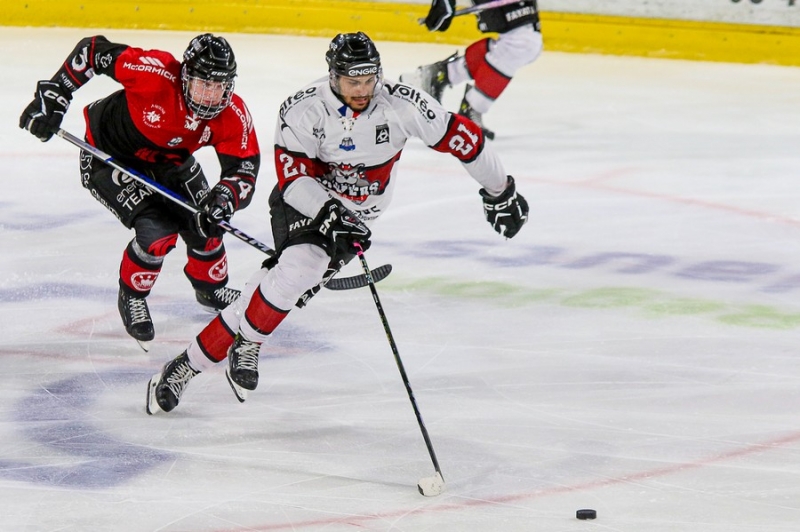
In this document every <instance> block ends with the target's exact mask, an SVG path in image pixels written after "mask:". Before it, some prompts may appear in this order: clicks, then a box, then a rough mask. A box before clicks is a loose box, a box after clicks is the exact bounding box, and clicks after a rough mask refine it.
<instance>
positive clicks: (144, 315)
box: [128, 297, 151, 325]
mask: <svg viewBox="0 0 800 532" xmlns="http://www.w3.org/2000/svg"><path fill="white" fill-rule="evenodd" d="M128 310H129V311H130V315H131V325H133V324H134V323H142V322H147V321H151V320H150V312H149V311H148V310H147V303H146V302H145V300H144V299H143V298H139V297H132V298H130V299H128Z"/></svg>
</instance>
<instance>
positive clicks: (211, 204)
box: [194, 183, 236, 238]
mask: <svg viewBox="0 0 800 532" xmlns="http://www.w3.org/2000/svg"><path fill="white" fill-rule="evenodd" d="M235 210H236V201H235V198H234V195H233V192H232V191H231V189H230V188H228V187H227V186H225V185H222V184H219V183H217V184H216V185H215V186H214V188H212V189H211V192H209V193H208V196H206V199H205V200H204V201H203V203H201V204H200V210H199V211H197V212H196V213H195V215H194V225H195V229H196V230H197V232H198V233H199V234H200V236H202V237H204V238H219V237H220V236H222V234H223V233H224V232H225V231H224V230H223V229H222V228H221V227H220V226H219V223H220V222H228V221H230V219H231V216H233V213H234V211H235Z"/></svg>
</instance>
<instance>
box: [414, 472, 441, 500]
mask: <svg viewBox="0 0 800 532" xmlns="http://www.w3.org/2000/svg"><path fill="white" fill-rule="evenodd" d="M417 489H419V492H420V493H421V494H422V495H424V496H425V497H436V496H437V495H441V494H442V492H443V491H444V479H443V478H442V474H441V473H439V472H437V473H436V474H435V475H434V476H432V477H424V478H421V479H419V482H418V483H417Z"/></svg>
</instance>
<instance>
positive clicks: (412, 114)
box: [384, 82, 508, 196]
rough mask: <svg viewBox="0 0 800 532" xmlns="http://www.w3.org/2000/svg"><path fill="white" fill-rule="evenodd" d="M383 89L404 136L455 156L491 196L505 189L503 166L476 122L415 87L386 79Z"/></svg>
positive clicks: (505, 180) (506, 179) (506, 178)
mask: <svg viewBox="0 0 800 532" xmlns="http://www.w3.org/2000/svg"><path fill="white" fill-rule="evenodd" d="M384 91H385V92H386V93H387V94H388V96H389V99H390V100H391V102H392V104H391V105H392V109H393V110H394V111H395V112H396V113H397V115H398V117H399V118H398V121H399V122H400V123H401V124H402V127H403V129H404V131H405V133H406V135H407V136H410V137H418V138H419V139H421V140H422V141H423V142H424V143H425V144H427V145H428V146H430V147H431V148H433V149H434V150H436V151H440V152H443V153H449V154H450V155H452V156H454V157H456V158H457V159H458V160H460V161H461V163H462V164H463V165H464V168H465V169H466V170H467V172H469V174H470V175H471V176H472V177H473V179H475V181H477V182H478V183H480V184H481V185H482V186H483V188H485V189H486V191H487V192H489V193H490V194H491V195H493V196H497V195H499V194H500V193H502V192H503V190H505V188H506V185H507V182H508V177H507V176H506V173H505V169H504V168H503V164H502V162H501V161H500V158H499V157H498V156H497V153H496V152H495V151H494V150H493V149H492V147H491V145H490V144H489V143H487V142H486V140H485V139H484V136H483V131H482V130H481V128H480V126H479V125H477V124H476V123H474V122H472V121H471V120H469V119H467V118H466V117H464V116H461V115H457V114H454V113H451V112H449V111H447V109H445V108H444V107H443V106H442V105H441V104H440V103H439V102H438V101H436V100H435V99H434V98H433V96H431V95H430V94H428V93H426V92H424V91H422V90H420V89H417V88H416V87H412V86H410V85H405V84H402V83H390V82H387V83H386V85H385V87H384Z"/></svg>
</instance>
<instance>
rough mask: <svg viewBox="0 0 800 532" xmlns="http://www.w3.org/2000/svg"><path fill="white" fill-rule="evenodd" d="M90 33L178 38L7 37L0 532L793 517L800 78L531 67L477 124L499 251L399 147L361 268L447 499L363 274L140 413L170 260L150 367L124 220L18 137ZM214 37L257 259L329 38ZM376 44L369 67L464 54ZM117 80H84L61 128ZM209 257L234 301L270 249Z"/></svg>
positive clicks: (452, 99) (664, 531)
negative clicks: (524, 214)
mask: <svg viewBox="0 0 800 532" xmlns="http://www.w3.org/2000/svg"><path fill="white" fill-rule="evenodd" d="M93 33H103V34H105V35H106V36H107V37H108V38H109V39H110V40H112V41H116V42H124V43H127V44H131V45H136V46H140V47H143V48H161V49H166V50H169V51H171V52H173V53H174V54H175V55H179V54H180V53H182V51H183V50H184V48H185V47H186V45H187V44H188V42H189V40H190V38H191V37H192V36H193V34H189V33H170V32H160V33H157V32H133V31H118V30H106V31H103V32H95V31H93V30H74V29H70V30H63V29H30V28H28V29H25V28H3V29H2V31H0V44H2V49H3V50H5V53H4V54H3V56H4V59H3V62H4V64H5V69H4V72H5V74H6V76H7V77H6V82H5V84H4V85H2V88H1V89H0V94H2V98H3V102H4V104H3V106H2V109H0V117H1V118H2V120H0V161H1V162H2V166H3V169H4V186H3V194H2V197H1V198H0V206H1V208H0V249H1V250H2V252H1V253H0V324H2V325H1V327H2V333H3V334H2V337H1V338H0V355H2V371H0V399H1V400H0V405H1V406H0V516H2V517H1V518H0V530H3V531H13V532H34V531H36V532H39V531H109V530H113V531H121V532H127V531H164V532H167V531H169V532H175V531H203V532H223V531H284V530H285V531H292V532H295V531H326V532H328V531H329V532H339V531H355V530H359V531H361V530H370V531H390V530H391V531H398V532H399V531H403V532H412V531H413V532H423V531H436V532H444V531H448V532H488V531H492V532H493V531H503V532H516V531H525V532H594V531H597V532H642V531H647V532H668V531H669V532H677V531H681V532H683V531H691V532H744V531H748V532H749V531H753V532H756V531H757V532H790V531H791V532H796V531H797V529H798V524H799V523H800V412H799V411H798V404H800V353H799V351H800V303H799V302H798V294H800V249H799V248H798V242H800V204H799V203H798V196H799V194H798V185H797V183H798V176H800V155H799V152H798V149H799V147H800V125H799V124H800V92H798V90H797V87H798V86H800V69H797V68H785V67H772V66H755V65H733V64H717V63H701V62H682V61H668V60H648V59H639V58H621V57H607V56H593V55H569V54H560V53H553V52H545V53H544V55H543V56H542V57H541V58H540V59H539V60H538V61H537V62H536V63H535V64H533V65H531V66H529V67H527V68H525V69H523V70H522V71H521V72H520V73H519V75H518V76H517V77H516V78H514V80H513V82H512V83H511V85H510V86H509V88H508V90H507V92H506V93H505V94H504V95H503V96H502V98H501V99H500V100H499V101H498V102H497V104H496V105H495V107H494V108H493V109H492V111H491V112H490V113H489V114H488V115H487V116H486V117H485V121H486V125H487V126H488V127H490V128H492V129H494V130H495V131H496V132H497V139H496V140H495V141H494V148H495V149H496V150H497V151H498V152H499V153H500V155H501V157H502V159H503V161H504V163H505V165H506V169H507V171H508V173H510V174H512V175H514V177H515V178H516V180H517V184H518V190H519V191H520V192H521V193H522V194H524V195H525V196H526V197H527V199H528V200H529V202H530V206H531V216H530V222H529V224H528V225H527V226H526V227H525V228H524V229H523V231H522V232H521V233H520V234H519V236H518V237H516V238H514V239H513V240H508V241H505V240H503V239H502V238H500V237H498V236H497V235H496V234H495V233H494V232H493V231H492V230H491V228H490V227H489V226H488V224H487V223H486V222H485V221H484V219H483V216H482V210H481V202H480V198H479V196H478V193H477V192H478V186H477V184H476V183H475V182H474V181H473V180H471V179H470V178H469V176H468V175H467V174H466V172H465V171H464V170H463V169H462V168H461V167H460V165H459V164H458V163H457V162H456V161H455V159H452V158H450V157H448V156H446V155H442V154H439V153H436V152H434V151H432V150H429V149H427V148H426V147H425V146H423V145H422V143H421V142H419V141H413V142H411V143H409V145H408V146H407V148H406V150H405V151H404V153H403V157H402V159H401V161H400V163H399V164H400V165H401V166H400V167H401V173H400V176H399V178H400V180H401V181H400V182H399V183H398V185H397V190H396V196H395V200H394V204H393V206H392V208H391V209H390V210H389V212H388V213H387V215H386V216H385V217H384V218H383V219H382V221H381V222H379V223H378V224H377V225H376V226H375V227H374V228H373V229H374V233H375V236H374V239H373V246H372V249H370V250H369V252H368V253H367V258H368V260H369V262H370V265H371V266H372V267H376V266H378V265H380V264H384V263H390V264H392V265H393V267H394V272H393V273H392V274H391V276H390V277H389V278H388V279H386V280H385V281H383V282H381V283H379V285H378V290H379V293H380V294H381V298H382V302H383V306H384V308H385V310H386V313H387V316H388V319H389V323H390V324H391V327H392V330H393V333H394V336H395V339H396V340H397V344H398V347H399V351H400V354H401V356H402V358H403V361H404V363H405V366H406V370H407V371H408V375H409V379H410V382H411V386H412V388H413V390H414V392H415V395H416V399H417V402H418V404H419V407H420V409H421V411H422V415H423V417H424V419H425V422H426V425H427V428H428V431H429V432H430V436H431V439H432V442H433V445H434V448H435V450H436V454H437V455H438V458H439V462H440V464H441V468H442V472H443V473H444V477H445V479H446V482H447V490H446V491H445V493H443V494H442V495H440V496H439V497H435V498H424V497H422V496H421V495H420V494H419V493H418V492H417V490H416V483H417V481H418V480H419V479H420V478H421V477H424V476H429V475H431V474H433V466H432V465H431V461H430V459H429V456H428V453H427V450H426V448H425V445H424V442H423V439H422V436H421V434H420V430H419V428H418V426H417V423H416V420H415V418H414V415H413V411H412V408H411V405H410V403H409V400H408V397H407V395H406V391H405V389H404V387H403V383H402V380H401V379H400V375H399V373H398V370H397V367H396V365H395V362H394V360H393V357H392V353H391V351H390V348H389V344H388V342H387V340H386V337H385V334H384V331H383V328H382V326H381V322H380V320H379V317H378V314H377V311H376V309H375V306H374V304H373V301H372V299H371V297H370V293H369V291H368V290H367V289H362V290H356V291H349V292H331V291H324V292H323V293H322V294H320V295H319V296H317V297H316V298H315V299H314V300H313V302H312V304H311V305H310V306H309V307H307V308H306V309H303V310H299V311H296V312H293V313H292V314H291V315H290V317H289V319H288V320H287V321H286V322H285V323H284V326H283V327H282V328H280V329H279V330H278V332H277V333H276V334H275V338H274V341H273V342H272V343H271V344H269V346H268V347H267V348H266V349H265V351H264V352H263V354H262V358H261V368H260V369H261V383H260V386H259V388H258V390H256V391H255V392H253V393H251V395H250V399H249V400H248V401H247V402H246V403H244V404H239V403H238V402H237V401H236V399H235V397H234V396H233V394H232V393H231V391H230V389H229V387H228V385H227V383H226V382H225V378H224V373H223V368H222V367H218V368H215V369H214V370H212V371H209V372H206V373H203V374H201V375H200V376H198V377H197V378H196V379H194V381H193V382H192V383H191V385H190V386H189V388H188V389H187V392H186V393H185V395H184V397H183V401H182V402H181V404H180V406H179V407H178V408H177V409H176V410H175V411H173V412H172V413H170V414H168V415H161V416H153V417H150V416H147V415H146V414H145V410H144V401H145V388H146V383H147V381H148V379H149V378H150V376H151V375H152V374H154V373H155V372H157V371H158V370H159V369H160V367H161V365H162V364H163V363H164V362H166V361H167V360H169V359H171V358H172V357H174V356H176V355H177V354H178V353H180V352H181V351H182V350H183V349H184V347H185V346H186V345H187V344H188V342H189V341H190V340H191V338H192V337H193V336H194V335H195V334H197V333H198V332H199V331H200V329H201V328H202V327H203V325H204V324H205V323H206V322H207V321H208V320H209V319H210V315H209V314H207V313H205V312H203V311H202V310H200V309H199V308H198V305H197V304H196V303H195V301H194V294H193V292H192V290H191V287H190V285H189V283H188V281H187V280H186V279H185V277H184V276H183V273H182V268H183V265H184V253H185V248H183V247H182V244H179V247H178V249H176V250H174V251H173V252H172V254H170V256H169V257H168V258H167V260H166V265H165V268H164V270H163V273H162V275H161V277H160V278H159V281H158V283H157V284H156V286H155V289H154V291H153V294H152V296H151V297H150V299H149V302H150V308H151V310H152V312H153V315H154V320H155V322H156V340H155V341H154V342H153V343H152V347H151V350H150V352H149V353H144V352H143V351H141V350H140V349H139V347H138V346H137V345H136V343H135V342H134V341H133V340H132V339H131V338H129V337H128V336H127V335H126V333H125V331H124V329H123V327H122V325H121V323H120V319H119V316H118V313H117V309H116V292H117V278H118V267H119V260H120V258H121V255H122V251H123V249H124V247H125V246H126V244H127V243H128V241H129V240H130V238H131V237H132V233H130V232H128V231H127V230H126V229H124V228H123V227H122V226H121V225H120V224H119V223H118V222H117V221H116V219H114V218H113V216H111V215H110V214H109V213H108V212H107V211H105V210H104V208H103V207H102V206H101V205H100V204H99V203H97V202H96V201H95V200H94V199H92V197H91V196H90V195H89V193H88V192H87V191H85V190H84V189H83V188H82V187H81V185H80V181H79V175H78V152H77V149H76V148H74V147H73V146H71V145H70V144H68V143H67V142H65V141H63V140H61V139H58V138H56V139H53V140H51V141H50V142H49V143H46V144H43V143H41V142H39V141H38V140H36V139H35V138H34V137H32V136H30V135H29V134H27V133H25V132H23V131H21V130H19V129H18V128H17V122H18V117H19V114H20V112H21V111H22V109H23V108H24V107H25V106H26V105H27V104H28V102H29V101H30V100H31V97H32V93H33V89H34V87H35V84H36V81H37V80H40V79H45V78H49V77H50V76H51V75H52V74H53V73H54V72H55V71H56V69H57V68H58V67H59V65H60V64H61V62H62V61H63V60H64V58H65V57H66V56H67V54H68V52H69V51H70V50H72V48H73V46H74V45H75V43H77V41H78V40H79V39H80V38H81V37H83V36H86V35H91V34H93ZM226 37H228V39H229V41H230V42H231V44H232V46H233V47H234V50H235V52H236V55H237V59H238V62H239V72H240V77H239V80H238V82H237V92H238V93H239V94H241V95H242V96H243V97H244V99H245V101H246V102H247V103H248V105H249V107H250V109H251V111H252V114H253V116H254V118H255V121H256V129H257V132H258V135H259V140H260V144H261V147H262V151H263V159H262V162H263V164H262V171H261V174H260V177H259V185H258V189H257V192H256V196H255V199H254V202H253V204H252V205H251V206H250V207H249V208H248V209H247V210H245V211H242V212H240V213H238V214H237V215H236V216H235V217H234V219H233V221H232V222H233V224H234V225H235V226H237V227H239V228H240V229H242V230H244V231H245V232H248V233H250V234H251V235H253V236H255V237H256V238H258V239H260V240H262V241H264V242H266V243H268V244H271V243H272V240H271V236H270V233H269V230H268V217H267V209H266V203H267V197H268V195H269V191H270V190H271V188H272V186H273V184H274V182H275V171H274V168H273V165H272V143H273V141H272V136H273V131H274V126H275V120H276V116H277V109H278V107H279V105H280V103H281V102H282V101H283V100H284V99H285V98H287V97H288V96H290V95H291V94H293V93H294V92H295V91H296V90H297V89H298V88H300V87H302V86H303V85H305V84H306V83H307V82H310V81H311V80H313V79H315V78H318V77H321V76H323V75H325V74H326V66H325V61H324V52H325V50H326V47H327V43H328V40H329V39H318V38H299V37H280V36H260V35H243V34H230V35H226ZM378 45H379V49H380V51H381V53H382V57H383V63H384V70H385V72H386V76H387V78H389V79H397V77H398V76H399V74H400V73H402V72H405V71H407V70H410V69H411V68H413V67H414V66H416V65H417V64H421V63H426V62H432V61H434V60H438V59H442V58H444V57H446V56H447V55H449V54H450V53H452V52H453V51H454V50H455V48H456V47H454V46H442V45H427V44H400V43H390V42H378ZM117 87H118V86H117V85H116V84H115V83H114V82H113V81H112V80H110V79H109V78H102V77H99V78H96V79H94V80H92V81H91V82H90V83H89V84H88V85H87V86H86V87H84V88H83V89H81V90H80V91H79V92H78V93H76V97H75V100H74V101H73V104H72V108H71V109H70V112H69V113H68V115H67V118H66V120H65V122H64V127H65V129H67V130H69V131H71V132H73V133H75V134H78V135H82V134H83V122H82V113H81V109H82V107H83V106H84V105H86V104H87V103H89V102H91V101H93V100H95V99H97V98H100V97H102V96H105V95H106V94H109V93H110V92H111V91H113V90H116V88H117ZM462 94H463V87H458V88H456V89H453V90H450V91H449V92H448V93H446V95H445V103H447V104H448V106H449V107H450V108H451V109H455V107H456V105H457V103H458V101H460V97H461V95H462ZM199 158H200V160H201V161H203V162H204V163H205V165H206V171H207V175H209V176H210V177H211V178H212V182H213V181H214V178H215V176H216V175H217V172H218V166H216V167H215V164H216V162H215V157H214V155H213V152H211V151H210V150H209V151H207V152H204V151H201V152H199ZM227 247H228V250H229V256H230V272H231V285H232V286H235V287H240V286H242V285H243V284H244V282H245V281H246V279H247V278H248V277H249V275H250V274H251V273H252V272H253V271H254V270H255V269H257V268H258V267H259V264H260V262H261V261H262V260H263V258H264V256H263V255H262V254H261V253H259V252H258V251H257V250H255V249H253V248H251V247H249V246H246V245H245V244H243V243H241V242H239V241H237V240H236V239H233V238H228V239H227ZM345 273H346V274H347V275H355V274H357V273H359V269H358V264H357V261H355V262H354V263H352V264H350V265H349V266H348V267H347V270H346V272H345ZM579 508H594V509H596V510H597V512H598V518H597V519H596V520H594V521H579V520H577V519H575V511H576V510H577V509H579Z"/></svg>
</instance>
